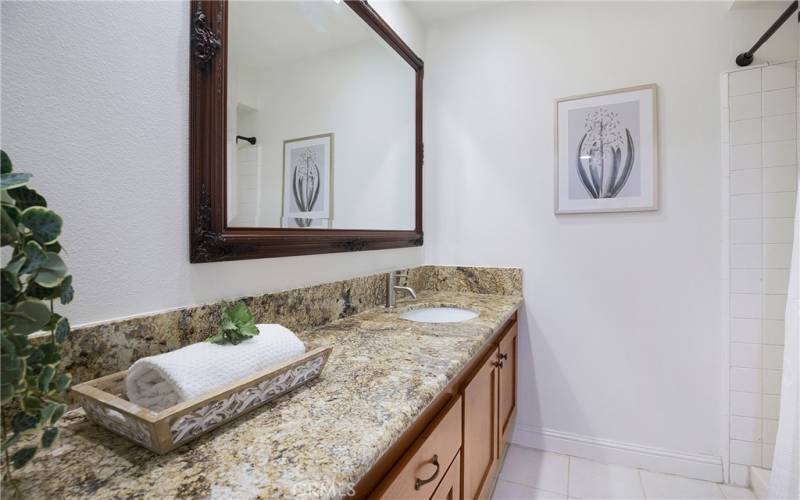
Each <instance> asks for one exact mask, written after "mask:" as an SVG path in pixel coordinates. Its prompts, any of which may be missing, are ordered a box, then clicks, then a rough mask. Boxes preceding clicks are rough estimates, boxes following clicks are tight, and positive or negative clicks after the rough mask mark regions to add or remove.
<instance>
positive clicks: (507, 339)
mask: <svg viewBox="0 0 800 500" xmlns="http://www.w3.org/2000/svg"><path fill="white" fill-rule="evenodd" d="M497 357H498V361H499V362H500V365H499V370H498V371H499V376H498V385H499V388H498V391H497V396H498V412H499V415H500V417H499V418H500V422H499V426H500V429H499V430H500V441H499V446H498V450H497V452H498V457H499V456H502V455H503V454H504V453H505V447H506V446H508V443H509V442H510V441H511V429H512V427H513V424H514V417H515V416H516V415H517V324H516V323H514V324H512V325H511V327H510V328H509V329H508V332H506V334H505V335H504V336H503V338H502V339H500V345H499V347H498V352H497Z"/></svg>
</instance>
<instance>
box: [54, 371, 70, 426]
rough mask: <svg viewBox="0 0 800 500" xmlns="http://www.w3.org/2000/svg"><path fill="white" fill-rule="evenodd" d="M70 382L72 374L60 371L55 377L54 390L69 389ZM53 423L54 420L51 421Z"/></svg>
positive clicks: (62, 390)
mask: <svg viewBox="0 0 800 500" xmlns="http://www.w3.org/2000/svg"><path fill="white" fill-rule="evenodd" d="M71 383H72V376H71V375H70V374H68V373H62V374H61V375H59V376H58V378H57V379H56V390H57V391H58V392H65V391H66V390H67V389H69V386H70V384H71ZM62 413H63V411H62ZM53 423H55V421H53Z"/></svg>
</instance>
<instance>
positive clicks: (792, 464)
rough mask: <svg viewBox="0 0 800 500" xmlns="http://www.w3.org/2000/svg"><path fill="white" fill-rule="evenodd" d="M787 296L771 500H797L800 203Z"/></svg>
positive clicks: (799, 459)
mask: <svg viewBox="0 0 800 500" xmlns="http://www.w3.org/2000/svg"><path fill="white" fill-rule="evenodd" d="M798 193H800V189H799V190H798ZM788 293H789V295H788V299H787V302H786V322H785V325H786V337H785V339H784V344H785V348H784V355H783V381H782V383H781V411H780V416H779V420H778V435H777V438H776V440H775V455H774V457H773V460H772V475H771V476H770V480H769V498H771V499H773V500H796V499H800V201H798V202H795V217H794V245H793V246H792V263H791V270H790V274H789V292H788Z"/></svg>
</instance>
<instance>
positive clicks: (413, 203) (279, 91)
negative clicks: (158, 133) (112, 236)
mask: <svg viewBox="0 0 800 500" xmlns="http://www.w3.org/2000/svg"><path fill="white" fill-rule="evenodd" d="M190 8H191V56H192V67H191V78H190V84H191V88H190V100H189V102H190V107H189V123H190V131H189V140H190V149H189V151H190V154H189V163H190V168H189V172H190V179H189V184H190V187H189V212H190V226H191V233H190V254H189V259H190V261H191V262H215V261H223V260H237V259H256V258H264V257H279V256H285V255H307V254H315V253H330V252H352V251H361V250H382V249H388V248H401V247H411V246H420V245H422V241H423V233H422V151H423V144H422V75H423V62H422V60H421V59H420V58H419V57H417V55H416V54H414V52H413V51H412V50H411V49H410V48H409V47H408V45H406V43H405V42H404V41H403V40H402V38H400V36H398V35H397V33H395V32H394V31H393V30H392V28H391V27H390V26H389V25H388V24H387V23H386V22H385V21H384V20H383V19H382V18H381V17H380V16H379V15H378V14H377V12H375V10H374V9H373V8H372V7H371V6H370V5H369V4H368V3H367V2H366V1H365V0H343V1H342V2H337V1H336V0H324V1H309V2H272V1H226V0H193V1H192V2H191V7H190Z"/></svg>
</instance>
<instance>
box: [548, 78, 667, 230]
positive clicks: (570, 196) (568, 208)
mask: <svg viewBox="0 0 800 500" xmlns="http://www.w3.org/2000/svg"><path fill="white" fill-rule="evenodd" d="M555 115H556V116H555V120H556V128H555V132H556V133H555V136H556V150H555V159H556V161H555V163H556V165H555V168H556V174H555V180H556V181H555V212H556V213H557V214H569V213H591V212H632V211H644V210H657V209H658V144H657V140H658V139H657V138H658V131H657V125H658V123H657V122H658V113H657V108H656V85H655V84H651V85H641V86H638V87H630V88H625V89H619V90H611V91H608V92H598V93H594V94H585V95H579V96H573V97H565V98H563V99H558V100H557V101H556V104H555Z"/></svg>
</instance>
